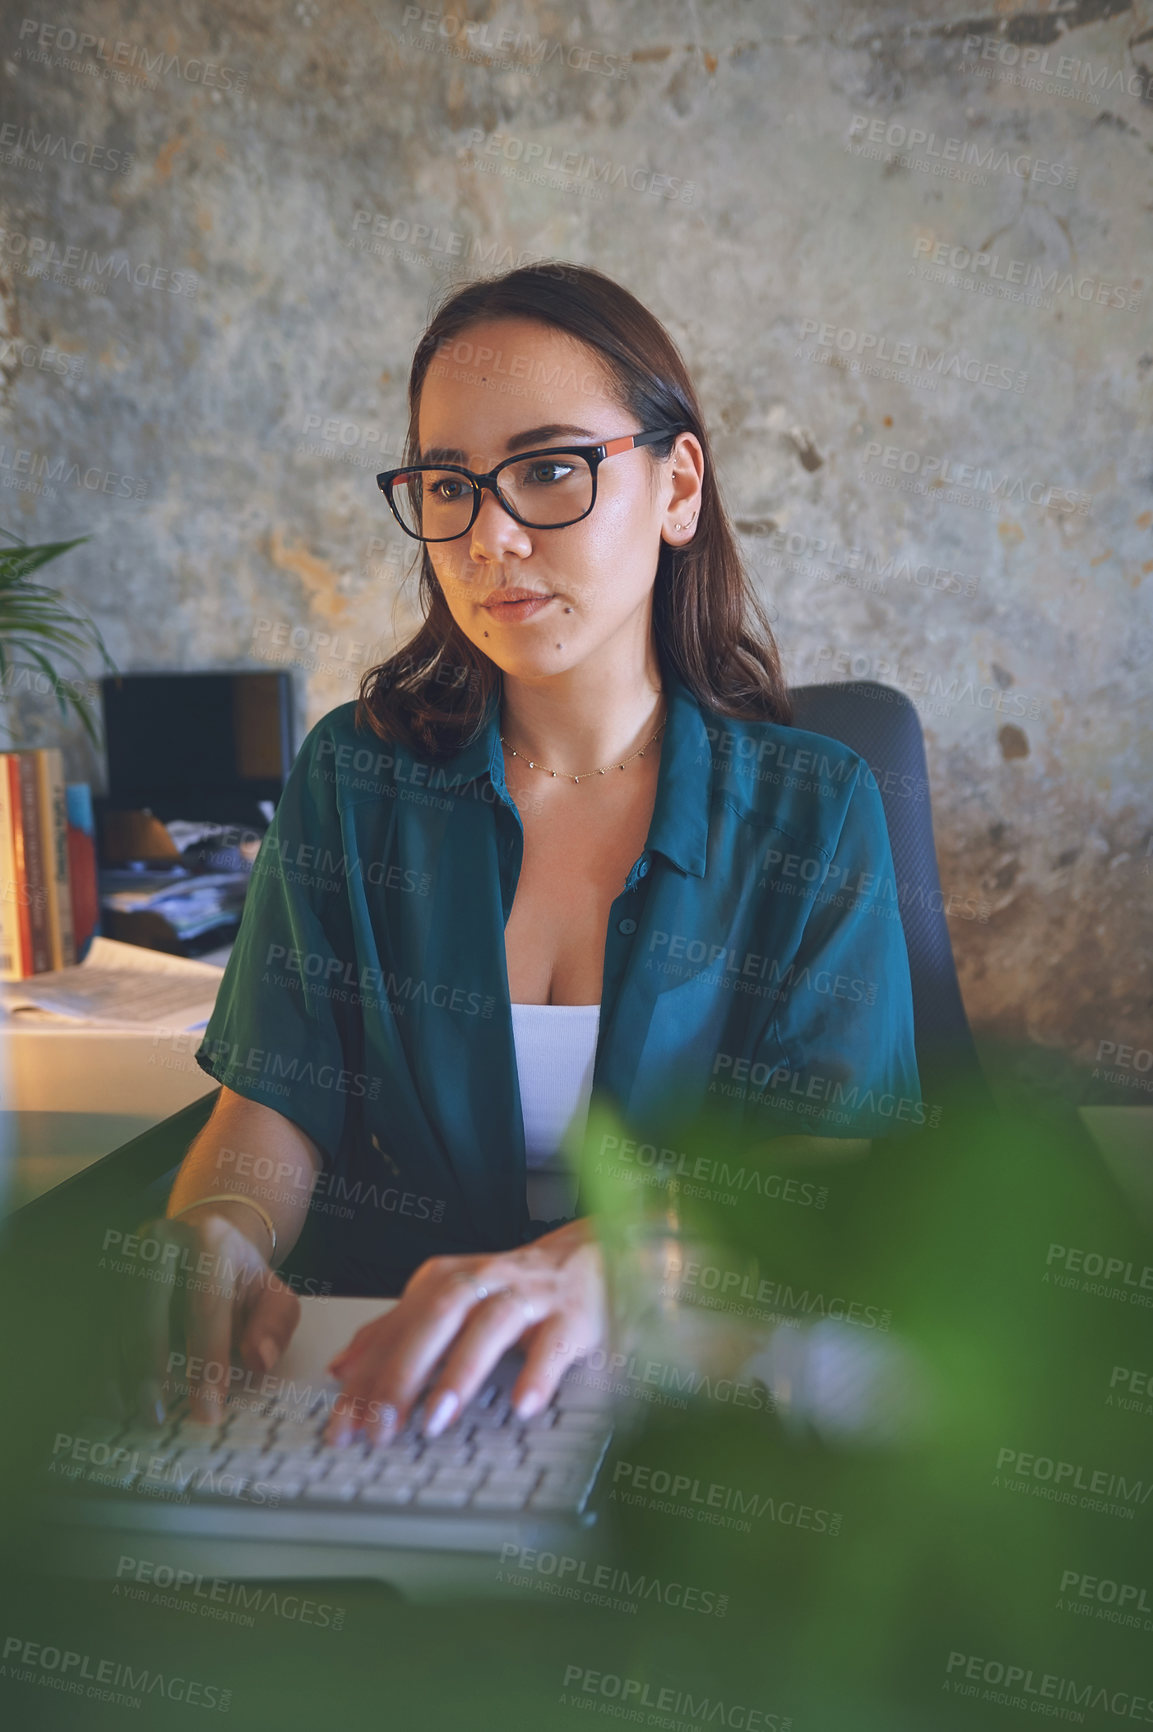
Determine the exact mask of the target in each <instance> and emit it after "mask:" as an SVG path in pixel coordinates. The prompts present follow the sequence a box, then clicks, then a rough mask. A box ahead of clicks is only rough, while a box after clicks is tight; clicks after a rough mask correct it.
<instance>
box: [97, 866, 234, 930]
mask: <svg viewBox="0 0 1153 1732" xmlns="http://www.w3.org/2000/svg"><path fill="white" fill-rule="evenodd" d="M248 883H249V874H248V873H247V872H198V873H189V872H185V871H181V870H180V869H179V868H178V869H177V870H176V871H175V872H172V871H168V872H164V871H154V872H129V871H104V872H102V873H101V874H100V901H101V905H102V906H103V907H105V908H110V909H112V910H113V911H114V912H116V913H118V914H143V913H148V914H157V915H159V916H160V917H161V918H162V919H163V920H165V921H166V922H167V924H168V926H169V927H170V928H171V930H172V932H173V934H174V936H175V937H176V938H178V939H181V940H188V939H190V938H198V937H200V935H201V934H202V933H204V932H211V931H212V929H213V928H214V927H216V926H220V925H222V924H224V923H227V922H228V921H229V920H232V921H235V922H236V924H239V922H240V913H241V910H242V909H243V907H244V897H245V893H246V891H247V889H248ZM128 948H130V949H137V950H139V949H143V948H144V946H142V945H134V946H129V947H128Z"/></svg>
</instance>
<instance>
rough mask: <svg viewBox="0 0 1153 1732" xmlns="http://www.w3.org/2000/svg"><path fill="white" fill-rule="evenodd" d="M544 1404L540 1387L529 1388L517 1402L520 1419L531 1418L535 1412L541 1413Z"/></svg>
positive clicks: (517, 1414) (517, 1412) (517, 1413)
mask: <svg viewBox="0 0 1153 1732" xmlns="http://www.w3.org/2000/svg"><path fill="white" fill-rule="evenodd" d="M543 1406H544V1403H543V1401H542V1400H541V1395H540V1390H539V1389H528V1390H526V1391H525V1393H524V1394H523V1395H522V1396H521V1398H520V1400H519V1401H518V1402H517V1404H516V1416H517V1418H518V1419H531V1418H532V1416H533V1414H534V1413H539V1412H540V1410H541V1408H542V1407H543Z"/></svg>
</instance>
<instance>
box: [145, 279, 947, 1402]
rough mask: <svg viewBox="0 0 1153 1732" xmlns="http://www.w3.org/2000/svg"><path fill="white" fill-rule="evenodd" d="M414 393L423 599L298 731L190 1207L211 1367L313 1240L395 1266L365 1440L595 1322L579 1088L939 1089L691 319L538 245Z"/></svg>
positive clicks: (539, 1378)
mask: <svg viewBox="0 0 1153 1732" xmlns="http://www.w3.org/2000/svg"><path fill="white" fill-rule="evenodd" d="M409 403H410V425H409V442H408V447H407V451H406V456H407V458H408V464H407V466H406V467H405V468H403V469H400V470H395V471H390V472H389V473H388V474H386V475H384V476H382V477H381V478H380V483H381V486H382V488H383V490H384V491H385V493H386V495H387V497H388V500H389V503H390V505H391V506H392V509H393V511H394V514H395V515H396V517H397V519H398V521H399V523H400V524H401V526H402V527H403V528H404V529H405V530H406V532H407V533H408V534H410V535H412V536H415V537H417V538H423V540H424V547H423V556H422V567H421V588H422V600H423V603H424V607H425V611H426V620H425V623H424V625H423V626H422V627H421V629H420V630H419V631H418V633H417V634H416V636H415V637H414V638H413V639H412V641H411V642H410V643H409V644H408V645H407V646H405V648H404V649H403V650H401V651H400V652H398V654H397V655H396V656H394V657H393V658H392V659H391V660H390V661H388V662H386V663H385V664H383V666H381V667H379V668H376V669H374V670H372V671H371V672H370V673H369V674H368V675H366V676H365V679H364V681H363V682H362V685H361V690H360V694H359V697H358V699H356V700H354V701H349V702H348V703H346V704H343V705H340V706H338V707H337V708H336V709H334V710H332V711H330V712H329V714H328V715H326V716H324V717H323V718H322V719H321V720H320V721H319V722H318V723H317V724H316V725H315V726H314V727H313V728H312V730H311V731H310V733H309V735H308V737H307V738H306V740H305V742H304V744H303V746H302V748H301V751H300V754H299V756H298V758H297V760H296V762H295V764H294V766H293V769H292V772H291V774H290V777H289V779H288V782H287V785H286V787H285V790H284V794H283V796H282V798H281V800H280V802H279V805H278V809H277V813H276V817H275V820H274V822H273V824H272V827H271V829H270V831H269V833H268V835H267V837H266V838H265V840H264V843H263V845H262V849H261V855H260V858H259V860H258V862H257V866H256V869H255V871H254V874H253V881H252V884H251V888H250V891H249V895H248V901H247V904H246V908H245V913H244V919H243V923H242V926H241V929H240V933H239V936H238V938H237V942H236V945H235V947H234V949H233V952H232V956H231V958H230V960H229V964H228V968H227V970H226V971H225V975H224V980H223V983H222V986H221V990H220V994H219V997H218V1000H217V1004H216V1009H215V1012H214V1014H213V1017H212V1019H211V1021H210V1023H209V1025H208V1028H207V1030H206V1033H205V1037H204V1041H203V1044H202V1046H201V1048H200V1050H199V1052H198V1053H197V1058H198V1060H199V1062H200V1063H201V1065H202V1066H203V1067H204V1069H205V1070H207V1071H208V1072H209V1073H210V1074H211V1075H213V1076H214V1077H216V1078H217V1079H218V1080H219V1081H220V1083H221V1084H222V1085H223V1087H222V1092H221V1096H220V1100H219V1102H218V1105H217V1107H216V1109H215V1111H214V1113H213V1116H212V1119H211V1120H210V1122H209V1123H208V1124H207V1125H206V1127H205V1129H204V1130H203V1131H202V1133H201V1134H200V1136H199V1137H198V1138H197V1140H196V1142H195V1143H194V1144H193V1146H192V1148H191V1149H190V1151H189V1153H188V1155H187V1157H186V1159H185V1161H184V1164H183V1166H182V1168H181V1170H180V1173H179V1175H178V1177H177V1180H176V1183H175V1186H174V1188H173V1191H172V1196H171V1200H170V1203H169V1206H168V1213H169V1216H170V1217H171V1216H176V1215H179V1216H180V1218H181V1220H182V1222H184V1223H186V1224H187V1225H188V1226H190V1227H192V1228H193V1229H194V1231H195V1234H196V1236H197V1241H198V1244H199V1246H200V1248H201V1249H205V1250H208V1251H212V1252H217V1253H220V1254H222V1256H223V1257H224V1258H225V1259H226V1260H227V1262H228V1263H230V1264H232V1265H234V1266H238V1267H239V1268H240V1270H241V1273H240V1276H239V1278H238V1280H237V1282H236V1283H235V1288H234V1290H233V1291H231V1292H226V1293H223V1294H222V1293H216V1294H214V1295H212V1296H209V1297H202V1298H200V1299H199V1300H196V1301H194V1305H195V1309H194V1311H193V1314H192V1316H191V1319H190V1327H191V1330H192V1333H193V1334H194V1336H195V1346H196V1349H197V1350H199V1351H200V1352H201V1353H202V1354H203V1356H205V1357H206V1358H207V1359H209V1360H211V1359H213V1358H216V1359H217V1360H223V1361H224V1362H227V1359H228V1353H229V1347H230V1344H232V1343H235V1349H236V1351H237V1353H238V1355H239V1357H240V1358H241V1360H242V1362H243V1363H244V1364H245V1366H246V1367H247V1368H249V1369H251V1370H253V1371H259V1370H260V1369H268V1368H270V1367H271V1365H272V1364H274V1363H275V1360H276V1358H277V1356H278V1355H279V1353H280V1351H281V1350H282V1348H283V1347H284V1345H285V1344H286V1342H287V1340H288V1338H289V1336H290V1335H291V1332H292V1329H293V1327H294V1325H295V1321H296V1316H297V1312H298V1302H297V1300H296V1298H295V1295H294V1294H293V1293H292V1292H291V1290H290V1288H289V1287H288V1286H287V1285H286V1284H285V1283H284V1282H283V1281H282V1280H281V1279H280V1278H279V1277H278V1276H275V1275H273V1274H272V1273H271V1272H270V1271H271V1268H272V1266H273V1264H274V1263H276V1264H280V1265H282V1266H283V1264H284V1260H285V1258H286V1256H287V1255H288V1253H290V1252H292V1253H293V1254H294V1257H295V1261H296V1263H297V1265H298V1266H299V1267H302V1268H303V1267H309V1268H312V1269H314V1270H315V1269H316V1268H318V1267H334V1268H335V1269H336V1270H337V1281H338V1283H339V1284H340V1285H341V1286H343V1287H344V1288H345V1289H346V1290H352V1291H357V1290H359V1291H362V1292H379V1293H382V1294H388V1293H397V1292H400V1291H401V1290H402V1289H403V1294H402V1298H401V1302H400V1304H399V1305H398V1306H397V1307H396V1308H395V1309H394V1310H393V1311H392V1312H390V1313H389V1314H388V1315H387V1316H385V1317H384V1318H382V1319H381V1320H380V1321H379V1322H377V1323H375V1324H372V1325H370V1326H369V1327H368V1328H367V1329H365V1330H362V1331H361V1332H360V1333H359V1334H358V1336H357V1337H356V1338H355V1339H354V1341H353V1342H352V1343H351V1344H350V1345H349V1347H348V1348H347V1349H346V1350H345V1352H344V1353H343V1354H342V1355H341V1356H339V1357H338V1359H337V1360H335V1361H334V1362H333V1368H334V1370H335V1371H336V1373H337V1374H338V1375H339V1377H340V1378H341V1381H342V1384H343V1387H344V1389H345V1391H346V1392H347V1394H348V1396H349V1398H350V1400H349V1409H350V1410H351V1411H352V1412H355V1413H363V1412H371V1413H373V1414H374V1415H375V1416H379V1417H378V1418H377V1419H376V1420H375V1426H376V1430H377V1434H378V1435H380V1436H387V1435H388V1433H389V1431H390V1430H391V1429H393V1428H395V1427H397V1426H399V1425H401V1424H403V1423H404V1421H405V1419H406V1417H407V1415H408V1414H409V1412H410V1410H411V1408H412V1407H413V1405H414V1403H415V1402H416V1401H417V1400H418V1399H419V1398H420V1397H421V1395H422V1394H424V1395H425V1397H426V1399H425V1406H424V1421H423V1423H424V1427H425V1429H426V1431H427V1432H428V1433H429V1434H430V1435H435V1434H437V1433H438V1432H439V1431H441V1430H443V1429H444V1427H445V1426H446V1425H448V1424H450V1423H451V1421H452V1418H453V1416H454V1414H455V1413H457V1412H458V1411H459V1410H460V1408H461V1407H462V1406H463V1405H464V1404H465V1403H467V1401H468V1400H469V1398H470V1396H471V1395H472V1394H473V1393H474V1392H475V1390H476V1389H477V1388H478V1387H479V1385H480V1384H481V1382H482V1381H483V1379H484V1377H485V1376H486V1374H487V1372H488V1371H489V1370H490V1368H491V1367H492V1365H493V1364H494V1363H495V1361H496V1359H497V1358H498V1357H499V1356H500V1354H501V1353H502V1352H504V1351H505V1350H506V1349H507V1348H508V1347H510V1346H513V1345H514V1344H518V1343H519V1344H520V1345H522V1346H523V1347H524V1349H525V1363H524V1368H523V1370H522V1372H521V1374H520V1377H519V1379H518V1382H517V1385H516V1388H515V1390H514V1392H513V1393H514V1400H515V1402H516V1404H517V1406H518V1408H519V1410H520V1412H521V1413H522V1414H528V1413H530V1412H532V1411H534V1410H535V1409H536V1408H538V1407H539V1406H541V1405H543V1404H544V1403H545V1402H546V1401H547V1400H548V1398H549V1396H550V1395H551V1393H552V1390H553V1388H554V1387H555V1384H556V1382H557V1381H558V1379H559V1377H560V1376H561V1374H562V1373H563V1371H564V1370H565V1368H566V1367H567V1365H568V1364H569V1363H571V1362H572V1361H573V1360H574V1359H575V1358H577V1357H580V1356H581V1355H583V1354H585V1353H587V1352H588V1351H589V1350H591V1349H592V1348H593V1347H594V1346H596V1345H597V1344H598V1342H599V1341H600V1340H601V1338H602V1336H603V1332H604V1298H603V1281H602V1269H601V1262H600V1253H599V1250H598V1245H597V1238H596V1233H595V1223H594V1221H593V1220H592V1219H591V1218H590V1217H589V1216H588V1215H587V1214H585V1213H583V1212H582V1210H581V1204H580V1198H579V1196H578V1197H573V1196H572V1195H571V1193H570V1194H569V1195H567V1196H566V1195H564V1182H565V1181H564V1177H563V1175H562V1174H559V1173H557V1172H555V1171H553V1172H550V1171H549V1170H548V1166H549V1159H548V1158H549V1156H550V1155H551V1154H552V1153H553V1152H554V1151H555V1150H556V1148H557V1145H558V1143H559V1140H560V1137H561V1134H562V1132H563V1131H564V1129H565V1127H566V1125H571V1123H574V1122H575V1123H576V1124H578V1125H579V1123H580V1115H581V1114H582V1112H584V1111H585V1110H587V1107H588V1102H589V1096H590V1089H593V1090H596V1091H598V1092H599V1094H603V1096H604V1097H605V1098H606V1099H608V1100H611V1101H612V1102H613V1103H614V1104H615V1106H616V1107H617V1108H618V1109H619V1110H620V1112H621V1113H622V1114H623V1115H624V1118H625V1120H626V1122H627V1123H628V1124H630V1125H633V1126H636V1127H638V1128H639V1129H642V1130H643V1129H649V1130H651V1131H652V1132H653V1134H657V1135H661V1136H674V1135H675V1126H676V1124H677V1123H678V1119H679V1115H680V1114H682V1113H684V1112H690V1113H691V1112H692V1111H694V1110H695V1109H696V1108H698V1107H700V1106H703V1105H705V1104H710V1105H712V1106H714V1107H716V1108H717V1110H718V1111H723V1112H726V1113H727V1114H728V1122H729V1123H731V1126H732V1129H733V1135H734V1137H735V1138H736V1137H738V1136H739V1137H740V1138H742V1139H743V1142H742V1146H744V1144H745V1143H748V1142H749V1141H750V1139H751V1140H752V1141H753V1142H755V1141H756V1140H757V1139H760V1140H762V1141H763V1140H764V1139H765V1138H767V1137H770V1136H775V1137H780V1136H782V1135H788V1134H790V1133H794V1134H795V1135H797V1136H800V1135H811V1134H813V1133H814V1132H816V1133H818V1134H821V1133H823V1134H831V1135H833V1136H840V1137H846V1136H856V1137H862V1136H863V1137H868V1136H870V1135H871V1134H873V1133H875V1132H885V1131H887V1130H889V1129H891V1128H892V1127H891V1124H890V1123H889V1122H888V1119H886V1118H885V1117H884V1116H878V1114H877V1112H876V1111H875V1107H874V1103H875V1101H876V1100H877V1099H878V1098H879V1097H880V1096H881V1095H887V1096H888V1098H890V1099H891V1098H893V1097H898V1098H904V1099H907V1100H909V1101H913V1102H915V1101H916V1100H917V1096H918V1092H919V1090H918V1080H917V1070H916V1062H915V1057H914V1049H913V1033H912V1005H911V996H910V987H909V972H908V960H907V956H906V953H905V947H904V939H903V936H902V930H901V924H900V920H899V918H898V917H897V907H896V902H895V898H894V896H893V893H892V861H891V855H890V851H889V843H888V837H887V832H886V828H885V820H884V814H883V811H882V807H881V803H880V798H879V795H878V793H877V790H876V787H875V784H874V783H873V782H872V780H871V778H870V777H869V775H868V772H867V768H866V766H865V765H864V762H863V760H862V759H860V758H859V757H858V756H857V754H856V753H854V752H852V751H850V750H849V749H848V748H847V747H844V746H842V745H840V744H838V743H837V742H834V741H832V740H828V739H824V738H822V737H820V736H816V735H811V734H801V733H799V732H797V731H795V730H793V729H791V728H790V727H789V726H788V725H787V724H788V721H789V706H788V699H787V695H786V692H785V689H784V685H783V682H782V677H781V672H780V665H779V661H778V657H777V651H776V647H775V644H774V642H773V638H772V634H771V631H770V629H769V626H768V623H767V621H766V619H765V616H764V614H763V611H762V610H761V608H760V606H759V605H758V603H757V601H756V597H755V595H754V593H753V592H752V590H751V588H750V586H749V584H748V581H747V579H746V577H745V575H744V573H743V570H742V567H741V562H740V558H739V554H738V551H737V548H736V545H735V541H734V538H733V534H732V531H731V528H730V526H729V523H728V520H727V518H726V515H725V512H724V508H723V505H722V503H721V499H720V495H719V493H718V489H717V484H716V479H715V471H714V465H713V463H712V460H711V456H710V452H709V442H708V436H707V434H706V431H705V427H704V422H703V418H702V415H701V411H700V407H699V404H698V402H697V399H696V395H695V393H694V390H693V387H692V384H691V382H690V380H689V377H688V374H687V372H686V369H685V367H684V364H683V362H682V360H681V358H680V356H679V354H678V353H677V350H676V348H675V347H674V345H673V343H672V341H671V340H670V338H669V337H668V335H667V333H666V332H665V331H664V330H663V328H662V327H661V326H660V324H659V323H658V322H657V320H656V319H655V318H653V316H652V315H651V314H650V313H649V312H648V311H647V310H646V309H645V308H644V307H643V306H641V305H640V303H639V302H638V301H637V300H635V299H634V297H633V296H631V295H630V294H629V293H627V291H625V290H624V289H622V288H621V287H620V286H619V285H617V284H616V283H614V282H612V281H611V280H610V279H609V278H607V277H605V276H603V275H601V274H600V273H599V272H596V271H593V270H589V269H584V268H579V267H564V268H563V269H561V268H557V269H556V270H555V272H554V271H548V270H545V271H542V270H541V269H540V268H532V269H527V270H517V271H513V272H511V273H509V274H508V275H505V276H503V277H499V278H496V279H494V280H491V281H487V282H479V283H474V284H470V285H468V286H466V287H464V288H463V289H461V290H459V291H458V292H456V293H454V294H452V295H451V296H450V297H449V298H448V299H447V301H446V302H445V304H444V305H443V306H442V307H441V310H440V311H439V312H438V313H437V315H436V316H435V317H434V319H433V321H432V323H431V325H430V326H429V328H428V330H427V331H426V332H425V334H424V336H423V337H422V338H421V341H420V344H419V346H418V348H417V351H416V355H415V358H414V361H413V365H412V372H411V377H410V381H409ZM498 489H499V491H498ZM846 1104H847V1106H848V1108H849V1110H844V1109H845V1107H846ZM834 1109H836V1110H834ZM542 1162H543V1163H544V1166H543V1169H542V1167H541V1163H542ZM326 1258H327V1259H328V1262H327V1264H326V1263H325V1259H326ZM438 1363H439V1364H440V1369H439V1371H437V1372H436V1375H435V1378H434V1379H433V1386H432V1387H431V1388H428V1387H427V1386H428V1382H429V1379H430V1377H431V1376H432V1374H433V1372H434V1370H435V1368H436V1367H437V1365H438ZM357 1398H361V1399H360V1400H359V1401H358V1400H357ZM215 1399H216V1397H215V1394H214V1391H213V1389H212V1388H211V1387H204V1388H201V1389H198V1390H196V1391H194V1412H198V1413H199V1414H200V1415H202V1416H204V1417H209V1416H210V1415H211V1413H212V1404H213V1402H214V1400H215ZM351 1428H352V1422H351V1421H350V1420H348V1419H340V1418H337V1417H334V1421H333V1430H332V1435H333V1436H339V1435H342V1434H343V1433H345V1432H347V1431H348V1430H349V1429H351Z"/></svg>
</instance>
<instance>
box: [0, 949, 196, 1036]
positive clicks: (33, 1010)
mask: <svg viewBox="0 0 1153 1732" xmlns="http://www.w3.org/2000/svg"><path fill="white" fill-rule="evenodd" d="M222 978H223V971H222V970H221V969H219V968H216V967H214V966H213V964H212V963H210V962H196V961H193V960H192V959H191V958H190V957H185V956H171V955H169V954H168V953H167V952H165V951H162V950H146V949H145V948H144V946H143V945H140V944H121V943H119V942H118V941H117V940H116V939H114V938H104V937H101V936H97V937H96V938H94V939H93V940H92V944H91V946H90V948H89V951H88V954H87V956H85V958H84V960H83V962H79V963H76V964H75V966H74V967H72V968H54V969H49V970H47V971H46V972H44V973H41V974H34V975H31V976H30V977H29V978H28V979H27V980H21V981H16V982H12V983H9V984H2V985H0V1004H3V1007H4V1009H5V1010H6V1011H7V1012H8V1013H9V1014H10V1016H11V1018H12V1019H13V1021H15V1020H16V1019H19V1020H20V1022H22V1023H27V1024H29V1025H35V1026H39V1025H40V1024H41V1023H43V1024H45V1025H47V1024H48V1023H50V1022H51V1023H59V1022H61V1021H62V1022H65V1023H68V1024H70V1025H71V1026H73V1027H78V1026H82V1025H86V1026H88V1027H90V1028H136V1029H147V1028H170V1029H181V1030H185V1031H187V1030H194V1029H198V1028H203V1027H204V1025H205V1023H206V1022H207V1021H208V1018H209V1017H210V1016H211V1015H212V1007H213V1005H214V1004H215V1002H216V994H217V992H218V990H219V988H220V982H221V979H222Z"/></svg>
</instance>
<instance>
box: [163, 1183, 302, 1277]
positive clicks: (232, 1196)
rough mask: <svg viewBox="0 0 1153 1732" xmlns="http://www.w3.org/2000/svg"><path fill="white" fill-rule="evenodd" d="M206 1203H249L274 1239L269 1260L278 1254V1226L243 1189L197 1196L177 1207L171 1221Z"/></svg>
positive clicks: (270, 1236)
mask: <svg viewBox="0 0 1153 1732" xmlns="http://www.w3.org/2000/svg"><path fill="white" fill-rule="evenodd" d="M204 1203H247V1204H248V1207H249V1208H250V1209H255V1210H256V1213H257V1214H258V1215H259V1216H260V1219H261V1220H262V1221H263V1222H264V1225H265V1226H266V1227H267V1228H268V1236H269V1238H270V1239H271V1240H272V1250H271V1251H270V1252H269V1253H268V1258H269V1261H270V1262H271V1260H272V1259H273V1257H275V1256H276V1228H275V1227H274V1226H273V1224H272V1216H271V1215H270V1214H269V1213H268V1210H267V1209H265V1208H262V1207H261V1205H260V1204H259V1203H256V1202H253V1200H252V1198H251V1197H246V1196H245V1195H244V1193H243V1191H214V1192H213V1194H212V1196H211V1197H197V1199H196V1201H195V1202H194V1203H185V1205H184V1207H183V1209H177V1211H176V1214H175V1215H170V1216H169V1217H168V1218H169V1220H170V1221H175V1220H176V1219H177V1218H178V1217H179V1216H180V1215H186V1214H187V1213H188V1211H189V1209H199V1208H200V1207H201V1206H202V1204H204Z"/></svg>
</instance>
